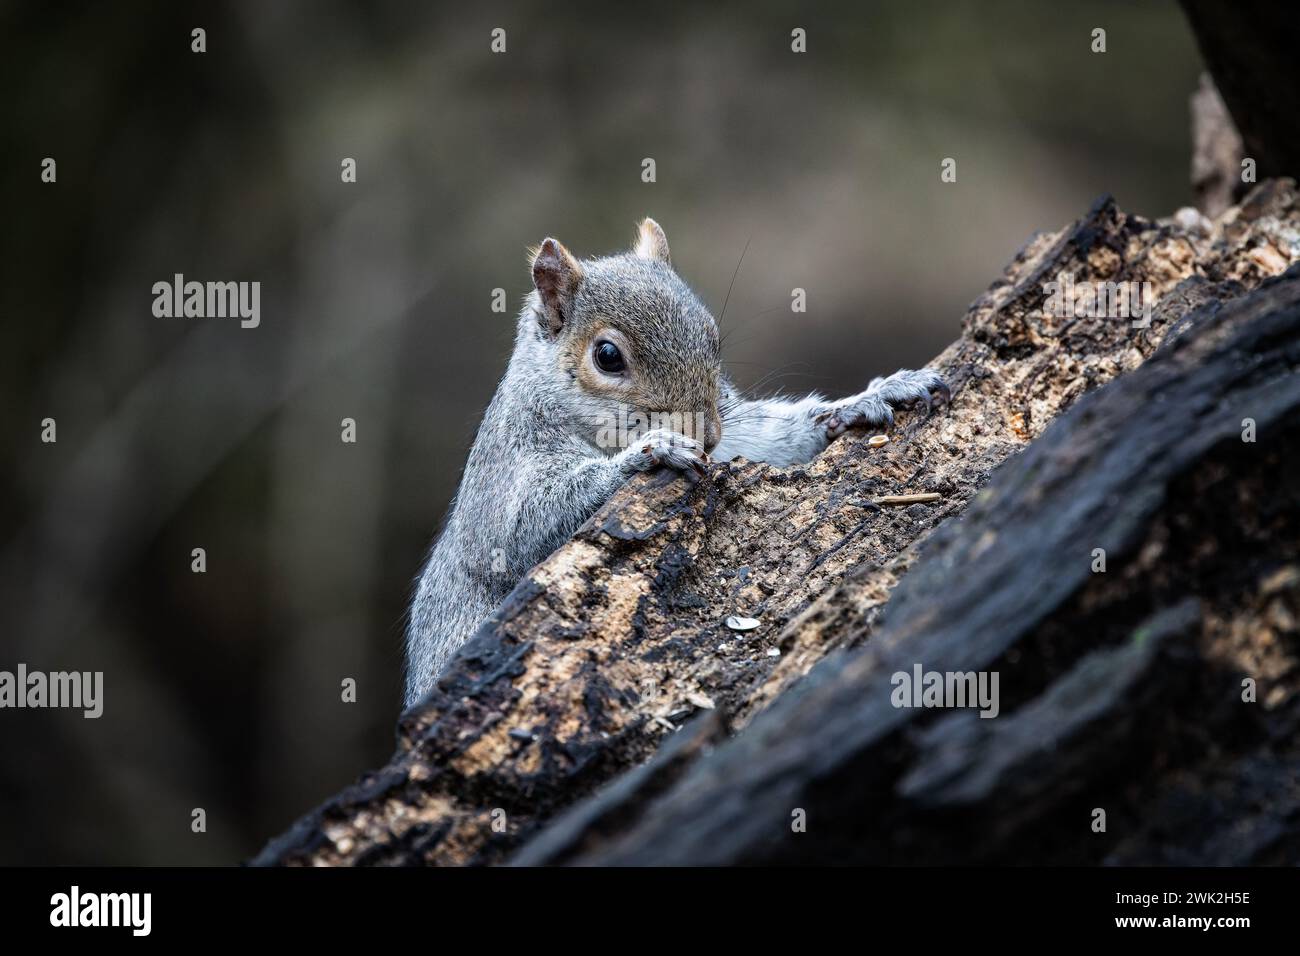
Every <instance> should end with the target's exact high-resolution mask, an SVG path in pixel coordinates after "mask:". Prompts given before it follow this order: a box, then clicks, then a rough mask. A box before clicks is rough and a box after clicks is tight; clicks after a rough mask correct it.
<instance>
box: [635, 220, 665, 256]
mask: <svg viewBox="0 0 1300 956" xmlns="http://www.w3.org/2000/svg"><path fill="white" fill-rule="evenodd" d="M632 251H633V252H634V253H635V254H636V255H638V256H640V257H641V258H642V259H653V260H654V261H655V262H662V263H663V264H664V265H666V266H670V265H672V260H671V259H669V258H668V237H667V236H665V235H664V231H663V229H662V228H661V227H660V225H659V223H657V222H655V221H654V220H653V219H651V218H650V217H649V216H647V217H646V218H644V219H642V220H641V222H640V224H639V225H638V226H637V227H636V245H634V246H633V247H632Z"/></svg>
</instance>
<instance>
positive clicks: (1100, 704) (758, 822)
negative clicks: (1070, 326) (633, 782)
mask: <svg viewBox="0 0 1300 956" xmlns="http://www.w3.org/2000/svg"><path fill="white" fill-rule="evenodd" d="M1298 371H1300V267H1296V268H1293V269H1292V270H1290V271H1289V272H1288V273H1287V275H1286V277H1285V278H1283V279H1281V280H1278V281H1274V282H1269V283H1266V284H1265V285H1264V287H1263V288H1261V289H1259V290H1258V291H1256V292H1254V293H1252V294H1249V295H1247V296H1245V297H1243V298H1241V299H1238V300H1235V301H1233V302H1230V303H1227V304H1224V305H1222V306H1221V307H1218V308H1213V309H1210V308H1203V309H1201V310H1199V311H1198V313H1197V315H1196V321H1195V322H1194V323H1193V324H1192V325H1191V327H1190V328H1188V329H1187V330H1186V331H1185V332H1184V334H1182V335H1181V336H1180V337H1179V338H1178V339H1177V340H1176V341H1174V342H1172V343H1171V344H1170V345H1169V347H1168V348H1166V349H1162V350H1161V351H1160V352H1159V353H1158V354H1157V355H1156V356H1155V357H1154V358H1153V359H1151V360H1150V361H1149V362H1147V363H1146V364H1145V365H1144V366H1142V367H1141V368H1140V369H1138V370H1137V371H1136V372H1134V373H1132V374H1130V375H1127V376H1125V377H1123V378H1120V379H1119V380H1117V381H1115V382H1113V383H1111V384H1110V385H1109V386H1107V387H1106V388H1104V389H1102V390H1100V391H1099V392H1096V393H1094V394H1092V395H1090V396H1088V397H1086V398H1085V399H1083V400H1082V401H1080V402H1079V403H1078V404H1077V405H1076V406H1075V407H1074V408H1073V409H1072V410H1070V411H1069V412H1068V413H1067V414H1066V415H1065V416H1063V417H1062V418H1061V419H1060V420H1058V421H1057V422H1056V423H1054V424H1053V425H1052V426H1051V427H1050V428H1049V429H1048V430H1047V432H1046V433H1045V434H1044V435H1043V436H1042V437H1041V438H1040V439H1039V440H1038V441H1036V442H1035V443H1034V444H1033V445H1031V446H1030V447H1029V449H1028V450H1027V451H1026V452H1025V453H1024V454H1022V455H1020V456H1018V457H1017V458H1016V459H1014V460H1013V461H1011V462H1009V463H1008V464H1007V465H1006V466H1005V467H1004V468H1003V469H1001V470H1000V472H999V473H998V474H997V475H996V476H995V478H994V480H993V481H992V482H991V483H990V485H989V487H988V488H987V489H986V490H985V491H984V492H982V493H981V494H980V495H979V496H978V497H977V498H976V500H975V501H974V502H973V503H972V504H971V506H970V507H969V508H968V509H967V512H966V515H965V517H964V518H963V520H962V521H961V522H960V523H959V524H955V523H949V524H948V525H946V526H945V527H944V528H942V529H940V531H939V532H937V533H936V534H935V535H934V536H932V538H931V540H930V542H929V543H928V545H927V546H926V548H925V549H924V550H923V552H922V555H921V557H920V559H919V560H918V561H917V563H916V565H915V566H914V568H913V569H912V571H911V572H910V573H909V574H908V576H907V577H906V578H904V580H903V581H902V583H901V584H900V585H899V586H898V588H897V590H896V592H895V594H894V597H893V599H892V601H891V602H890V605H889V608H888V612H887V622H886V623H885V624H884V626H883V627H881V626H878V627H877V629H876V633H875V634H874V635H873V638H872V641H871V643H870V644H868V645H867V646H866V648H865V649H863V650H862V651H860V652H858V653H857V654H856V655H853V656H849V657H842V658H835V659H829V660H826V661H824V662H822V663H821V664H820V665H818V667H816V668H815V669H814V670H813V672H812V673H811V674H810V675H809V676H808V678H807V679H806V680H805V681H804V682H803V683H802V684H801V685H799V686H798V687H796V688H795V689H794V691H793V692H791V693H789V694H787V695H786V696H785V697H784V698H782V699H781V700H778V702H777V703H776V704H775V705H774V706H773V707H771V708H770V709H769V710H767V711H766V712H765V713H763V714H761V715H760V716H759V717H758V718H756V719H755V720H754V721H753V722H752V724H751V725H750V726H749V727H748V728H747V729H746V730H745V731H744V732H743V733H742V734H741V735H740V736H739V737H737V738H736V739H734V740H732V741H730V742H728V743H727V744H725V745H724V746H722V747H720V748H718V749H717V750H716V751H715V752H713V753H712V754H710V755H708V756H706V757H703V758H701V759H700V760H698V761H697V764H696V766H694V767H692V768H691V769H690V770H689V771H687V772H685V773H680V770H679V775H680V780H679V781H678V782H677V783H676V784H675V785H674V786H673V788H672V789H671V790H669V791H668V792H667V793H666V794H663V795H660V796H657V797H656V798H655V799H653V800H650V801H647V802H646V803H645V805H644V807H643V809H642V810H641V812H640V813H639V815H638V818H637V819H636V820H635V821H634V822H631V823H629V824H627V825H626V826H625V827H624V828H623V829H622V831H621V832H618V833H609V832H606V833H605V834H604V835H603V836H602V839H601V840H600V842H599V844H598V845H596V846H593V847H592V848H591V849H589V850H588V851H587V852H586V853H583V854H576V855H565V854H562V853H557V852H547V847H546V846H545V844H544V843H542V842H540V841H539V844H538V846H537V847H529V848H527V849H526V850H525V851H524V852H523V853H522V854H521V856H520V859H521V860H524V861H527V862H535V863H546V862H580V863H598V864H599V863H613V864H678V863H703V864H735V863H772V862H810V861H823V862H824V861H829V860H845V861H855V862H878V863H927V862H928V863H945V862H946V863H951V862H960V863H1008V862H1017V863H1026V862H1033V863H1096V862H1104V861H1107V860H1112V859H1113V860H1116V861H1124V862H1130V863H1151V862H1169V861H1177V862H1183V863H1199V864H1203V865H1204V864H1221V863H1241V862H1289V863H1295V862H1297V861H1300V818H1297V815H1296V806H1297V801H1296V797H1295V792H1296V783H1297V780H1296V778H1294V777H1291V778H1290V780H1289V782H1288V783H1287V785H1286V786H1280V787H1278V788H1277V790H1276V791H1275V792H1274V793H1273V794H1272V795H1267V794H1265V793H1263V791H1262V788H1260V787H1259V786H1257V785H1255V784H1254V783H1253V782H1252V780H1251V779H1250V775H1251V774H1253V773H1255V772H1257V771H1261V768H1262V772H1264V773H1266V774H1267V775H1268V779H1270V780H1272V781H1274V782H1275V783H1280V782H1281V781H1282V780H1283V779H1284V778H1285V777H1286V775H1287V774H1288V773H1293V772H1294V770H1295V768H1296V767H1297V765H1300V739H1298V738H1297V735H1296V734H1295V731H1296V729H1297V728H1296V725H1297V721H1298V719H1300V627H1298V625H1297V620H1300V374H1297V372H1298ZM1249 423H1253V428H1254V433H1253V439H1254V440H1253V441H1247V440H1244V436H1247V435H1249V434H1250V433H1249V432H1247V431H1245V430H1244V429H1245V426H1247V425H1248V424H1249ZM1097 548H1102V549H1104V550H1105V561H1106V570H1105V572H1104V573H1097V572H1096V570H1095V567H1096V564H1095V562H1096V557H1095V551H1094V549H1097ZM918 666H919V667H921V668H922V669H923V670H924V671H927V672H928V671H935V672H940V673H946V672H981V671H982V672H985V673H993V672H996V673H998V674H999V677H1000V680H999V688H1000V700H999V702H998V703H999V708H1000V709H999V714H998V716H997V717H995V718H993V719H987V720H986V719H982V718H980V717H978V716H977V715H976V714H975V713H974V712H972V711H969V710H963V711H958V712H954V711H952V710H929V709H917V708H911V707H900V706H896V701H895V699H894V697H893V692H894V689H895V681H894V678H893V675H895V674H898V673H903V674H911V673H913V671H914V669H915V668H916V667H918ZM1246 678H1249V679H1251V680H1254V681H1256V682H1257V684H1258V686H1259V690H1258V694H1259V697H1258V700H1256V701H1255V702H1247V701H1246V700H1244V699H1243V683H1242V681H1243V679H1246ZM1198 782H1203V784H1202V786H1201V787H1200V788H1198ZM1211 788H1213V790H1214V792H1217V793H1225V792H1226V793H1227V794H1229V795H1230V796H1232V795H1237V794H1239V793H1248V794H1250V795H1251V797H1252V798H1253V799H1255V800H1256V802H1255V803H1254V805H1253V806H1252V807H1251V808H1250V809H1249V812H1244V810H1245V802H1246V801H1245V799H1244V798H1243V797H1242V796H1240V795H1237V796H1236V799H1223V800H1220V801H1219V802H1218V803H1217V804H1213V805H1212V804H1211V802H1210V801H1209V800H1208V799H1201V800H1200V801H1198V802H1197V803H1196V806H1197V807H1198V812H1197V813H1196V814H1187V813H1183V814H1179V815H1176V816H1173V817H1170V816H1168V815H1167V812H1168V810H1169V806H1170V805H1171V804H1172V803H1175V802H1176V800H1177V799H1179V798H1180V797H1181V798H1182V799H1187V798H1188V795H1189V794H1195V793H1197V792H1198V789H1199V790H1200V791H1208V790H1210V789H1211ZM624 802H625V803H628V802H630V801H629V799H628V798H627V796H626V795H625V796H624ZM1096 810H1102V811H1105V813H1106V829H1105V831H1104V832H1095V831H1094V829H1093V826H1092V825H1093V822H1094V819H1095V818H1094V812H1095V811H1096ZM581 812H583V813H586V814H588V815H594V812H593V810H592V809H591V808H583V809H582V810H581ZM1239 812H1242V816H1238V813H1239ZM797 816H802V817H803V819H805V820H806V832H797V831H796V830H795V829H794V828H792V826H791V824H792V819H794V818H795V817H797ZM1243 820H1244V822H1245V823H1248V824H1249V830H1250V836H1251V839H1250V840H1249V841H1248V842H1246V843H1241V842H1234V841H1233V840H1232V839H1231V838H1230V837H1231V834H1232V832H1233V831H1234V828H1236V827H1237V826H1238V825H1239V824H1240V823H1242V822H1243ZM557 826H558V827H561V828H563V827H566V826H569V821H568V820H567V819H562V820H561V821H560V822H559V823H558V824H557ZM577 842H578V841H577V840H576V839H575V838H574V836H573V835H572V834H571V835H570V837H569V844H570V845H576V844H577ZM589 845H590V841H589Z"/></svg>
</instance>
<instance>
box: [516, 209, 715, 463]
mask: <svg viewBox="0 0 1300 956" xmlns="http://www.w3.org/2000/svg"><path fill="white" fill-rule="evenodd" d="M532 272H533V285H534V287H535V289H536V292H535V293H534V294H533V295H531V296H530V297H529V304H528V305H527V306H526V307H525V327H524V330H525V334H528V335H532V336H535V337H536V339H537V341H539V342H540V343H542V344H543V345H544V347H545V349H544V350H545V352H546V354H547V355H548V356H549V360H550V361H551V362H553V363H554V369H553V371H554V373H555V376H556V378H557V380H558V381H560V382H562V383H566V387H565V389H564V391H565V396H566V405H567V407H566V408H565V410H564V411H565V413H566V414H569V415H571V416H572V420H573V421H574V422H578V421H581V422H583V423H586V424H590V425H594V426H596V428H597V431H599V432H601V434H602V435H603V436H604V437H603V438H602V439H600V440H597V441H596V443H597V444H598V445H600V446H601V447H603V448H605V450H607V451H611V452H612V451H615V450H617V447H621V446H624V445H626V444H627V443H628V442H629V441H630V440H632V439H633V438H634V437H635V435H636V434H637V433H638V432H642V431H648V430H650V429H652V428H667V429H669V430H671V431H677V432H682V433H684V434H687V435H689V436H690V437H692V438H695V439H697V440H699V441H701V442H703V443H704V446H705V448H706V449H711V448H712V447H713V446H714V445H716V444H717V443H718V440H719V439H720V438H721V437H722V424H721V420H720V418H719V415H718V399H719V388H720V385H721V376H722V370H721V360H720V357H719V342H718V326H717V323H715V322H714V321H713V316H712V315H711V314H710V313H709V310H708V309H706V308H705V307H704V305H703V304H702V303H701V302H700V300H699V299H697V298H696V297H695V293H694V292H692V291H691V289H690V287H689V286H687V285H686V283H685V282H683V281H682V280H681V278H680V277H679V276H678V275H677V273H676V272H674V271H673V267H672V263H671V261H670V259H669V256H668V239H667V237H666V236H665V235H664V231H663V229H661V228H660V227H659V224H658V223H656V222H655V221H654V220H653V219H645V220H643V221H642V222H641V224H640V226H638V228H637V238H636V242H635V243H634V244H633V246H632V249H631V250H630V251H629V252H626V253H621V254H618V255H612V256H605V257H603V258H599V259H588V260H585V261H583V262H579V261H578V260H577V259H575V258H574V257H573V256H572V255H571V254H570V253H569V250H567V249H566V248H564V246H563V245H561V244H560V243H559V242H557V241H556V240H554V239H546V240H545V241H543V242H542V244H541V245H540V246H538V247H537V249H536V250H535V251H534V252H533V253H532ZM611 426H613V427H614V428H615V429H616V430H615V431H614V432H610V431H609V428H610V427H611ZM611 438H613V440H611ZM611 445H614V446H616V447H611Z"/></svg>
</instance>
